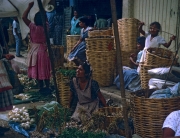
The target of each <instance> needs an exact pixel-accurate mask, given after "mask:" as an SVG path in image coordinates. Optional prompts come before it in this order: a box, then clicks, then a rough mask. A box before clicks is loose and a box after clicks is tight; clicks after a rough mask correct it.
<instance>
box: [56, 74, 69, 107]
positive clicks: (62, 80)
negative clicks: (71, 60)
mask: <svg viewBox="0 0 180 138" xmlns="http://www.w3.org/2000/svg"><path fill="white" fill-rule="evenodd" d="M56 81H57V87H58V90H59V99H60V103H61V105H62V106H63V107H68V106H69V99H70V87H69V79H68V77H66V76H64V75H63V74H62V73H60V72H56ZM57 98H58V97H57Z"/></svg>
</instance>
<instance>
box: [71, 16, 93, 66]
mask: <svg viewBox="0 0 180 138" xmlns="http://www.w3.org/2000/svg"><path fill="white" fill-rule="evenodd" d="M88 25H89V20H88V18H86V17H82V18H80V19H79V26H80V27H81V28H82V29H81V36H80V39H79V41H78V42H77V43H76V44H75V46H74V48H73V49H72V50H71V53H70V54H69V56H68V60H69V61H73V62H74V63H75V64H76V65H79V61H81V62H84V61H86V52H85V49H86V42H85V38H87V37H88V31H89V30H91V29H92V27H89V26H88Z"/></svg>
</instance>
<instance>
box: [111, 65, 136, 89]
mask: <svg viewBox="0 0 180 138" xmlns="http://www.w3.org/2000/svg"><path fill="white" fill-rule="evenodd" d="M123 75H124V88H125V89H126V88H127V87H128V85H129V84H130V83H131V82H132V80H133V79H135V78H136V77H137V76H138V73H137V71H136V69H127V70H123ZM114 84H116V86H117V88H118V89H120V79H119V75H118V76H117V77H116V78H115V80H114Z"/></svg>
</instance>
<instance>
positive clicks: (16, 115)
mask: <svg viewBox="0 0 180 138" xmlns="http://www.w3.org/2000/svg"><path fill="white" fill-rule="evenodd" d="M8 117H9V120H10V121H14V122H18V123H20V125H21V127H22V128H24V129H29V128H30V126H31V124H32V123H33V122H34V119H30V117H29V113H28V111H27V110H26V109H25V107H23V108H21V109H19V108H16V107H15V106H13V110H12V111H10V112H9V113H8Z"/></svg>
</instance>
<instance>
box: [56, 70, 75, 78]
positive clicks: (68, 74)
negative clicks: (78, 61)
mask: <svg viewBox="0 0 180 138" xmlns="http://www.w3.org/2000/svg"><path fill="white" fill-rule="evenodd" d="M58 71H59V72H60V73H62V74H63V75H64V76H66V77H68V78H69V79H72V78H73V77H75V76H76V70H75V69H60V70H58Z"/></svg>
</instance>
